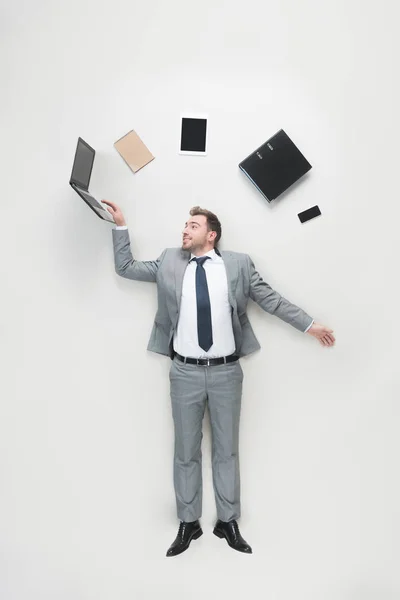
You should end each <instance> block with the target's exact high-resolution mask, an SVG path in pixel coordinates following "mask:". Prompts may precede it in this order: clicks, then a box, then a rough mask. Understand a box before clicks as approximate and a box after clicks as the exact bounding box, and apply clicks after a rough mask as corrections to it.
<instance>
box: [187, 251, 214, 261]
mask: <svg viewBox="0 0 400 600" xmlns="http://www.w3.org/2000/svg"><path fill="white" fill-rule="evenodd" d="M202 256H209V257H210V258H211V260H215V259H216V258H218V254H217V253H216V252H215V249H214V248H213V249H212V250H210V251H209V252H206V254H202ZM193 258H200V257H199V256H195V255H194V254H191V255H190V260H192V259H193Z"/></svg>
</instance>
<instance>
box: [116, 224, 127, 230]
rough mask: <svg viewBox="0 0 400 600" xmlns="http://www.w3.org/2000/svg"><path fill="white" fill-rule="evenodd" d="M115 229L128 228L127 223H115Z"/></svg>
mask: <svg viewBox="0 0 400 600" xmlns="http://www.w3.org/2000/svg"><path fill="white" fill-rule="evenodd" d="M115 229H121V230H122V229H128V225H117V226H116V227H115Z"/></svg>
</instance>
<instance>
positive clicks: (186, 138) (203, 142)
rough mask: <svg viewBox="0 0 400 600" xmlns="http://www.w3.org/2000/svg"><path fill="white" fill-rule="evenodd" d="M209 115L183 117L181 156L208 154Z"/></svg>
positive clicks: (180, 142)
mask: <svg viewBox="0 0 400 600" xmlns="http://www.w3.org/2000/svg"><path fill="white" fill-rule="evenodd" d="M207 122H208V116H207V115H198V114H183V115H181V136H180V141H179V154H192V155H193V154H194V155H197V156H205V155H206V154H207Z"/></svg>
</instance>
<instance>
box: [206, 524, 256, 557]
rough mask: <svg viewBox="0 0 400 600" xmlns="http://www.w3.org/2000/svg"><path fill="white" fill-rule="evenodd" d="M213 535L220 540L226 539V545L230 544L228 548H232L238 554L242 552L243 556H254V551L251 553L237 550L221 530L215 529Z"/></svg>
mask: <svg viewBox="0 0 400 600" xmlns="http://www.w3.org/2000/svg"><path fill="white" fill-rule="evenodd" d="M213 534H214V535H216V536H217V537H218V538H220V539H221V540H223V539H225V540H226V543H227V544H228V546H230V547H231V548H232V549H233V550H236V551H237V552H241V553H242V554H253V551H251V552H245V551H244V550H239V549H238V548H235V546H233V545H232V544H231V543H230V541H229V540H228V538H227V537H226V535H225V533H224V532H223V531H220V530H219V529H216V528H215V529H214V531H213Z"/></svg>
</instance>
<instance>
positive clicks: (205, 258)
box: [192, 256, 211, 267]
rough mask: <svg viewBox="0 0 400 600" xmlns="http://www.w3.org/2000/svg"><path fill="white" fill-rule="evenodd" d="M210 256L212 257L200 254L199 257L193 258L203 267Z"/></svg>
mask: <svg viewBox="0 0 400 600" xmlns="http://www.w3.org/2000/svg"><path fill="white" fill-rule="evenodd" d="M208 258H211V257H210V256H199V257H195V258H192V260H194V261H195V262H197V264H198V265H200V267H202V266H203V265H204V263H205V262H206V260H207V259H208Z"/></svg>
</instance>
